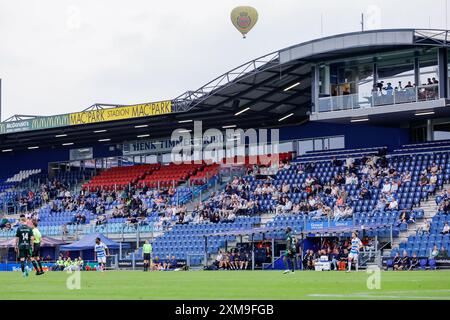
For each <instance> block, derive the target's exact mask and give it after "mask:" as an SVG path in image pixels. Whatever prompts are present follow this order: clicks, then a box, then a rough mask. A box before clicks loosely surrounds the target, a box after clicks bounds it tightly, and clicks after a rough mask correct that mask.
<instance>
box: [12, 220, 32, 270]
mask: <svg viewBox="0 0 450 320" xmlns="http://www.w3.org/2000/svg"><path fill="white" fill-rule="evenodd" d="M33 241H34V237H33V230H31V228H30V227H29V226H28V225H27V219H26V218H25V216H24V215H23V214H22V215H20V225H19V227H18V228H17V232H16V245H15V248H16V252H17V253H18V255H19V259H20V267H21V268H22V274H23V276H24V277H28V270H27V269H26V268H25V263H26V262H27V261H28V259H30V257H31V243H32V242H33ZM33 266H35V268H36V270H37V265H36V261H34V260H33Z"/></svg>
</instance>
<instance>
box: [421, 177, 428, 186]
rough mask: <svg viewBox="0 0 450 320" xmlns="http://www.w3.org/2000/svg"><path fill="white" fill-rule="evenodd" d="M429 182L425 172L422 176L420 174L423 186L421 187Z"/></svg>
mask: <svg viewBox="0 0 450 320" xmlns="http://www.w3.org/2000/svg"><path fill="white" fill-rule="evenodd" d="M427 184H428V178H427V176H426V175H425V174H422V175H421V176H420V182H419V185H420V186H421V187H424V186H426V185H427Z"/></svg>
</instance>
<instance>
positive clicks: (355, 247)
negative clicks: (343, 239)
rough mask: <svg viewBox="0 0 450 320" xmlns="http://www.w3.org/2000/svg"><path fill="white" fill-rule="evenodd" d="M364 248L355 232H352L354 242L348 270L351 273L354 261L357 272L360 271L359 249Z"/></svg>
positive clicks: (352, 241) (349, 256)
mask: <svg viewBox="0 0 450 320" xmlns="http://www.w3.org/2000/svg"><path fill="white" fill-rule="evenodd" d="M361 247H362V242H361V240H360V239H359V238H358V236H357V235H356V233H355V232H352V240H351V246H350V253H349V254H348V270H347V272H350V271H351V270H352V261H353V262H355V268H356V271H358V255H359V249H360V248H361Z"/></svg>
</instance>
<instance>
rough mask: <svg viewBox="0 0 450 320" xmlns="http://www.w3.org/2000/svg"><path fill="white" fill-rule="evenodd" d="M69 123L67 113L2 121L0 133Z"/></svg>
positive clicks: (53, 126)
mask: <svg viewBox="0 0 450 320" xmlns="http://www.w3.org/2000/svg"><path fill="white" fill-rule="evenodd" d="M68 125H69V115H68V114H63V115H58V116H51V117H37V118H34V119H27V120H19V121H11V122H4V123H1V124H0V134H5V133H15V132H23V131H30V130H40V129H50V128H57V127H64V126H68Z"/></svg>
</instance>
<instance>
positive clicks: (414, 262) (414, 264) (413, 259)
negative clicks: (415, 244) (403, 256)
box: [408, 252, 419, 271]
mask: <svg viewBox="0 0 450 320" xmlns="http://www.w3.org/2000/svg"><path fill="white" fill-rule="evenodd" d="M409 262H410V263H409V269H408V270H409V271H411V270H415V269H416V268H417V267H418V266H419V258H417V253H415V252H414V253H413V255H412V257H411V260H410V261H409Z"/></svg>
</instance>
